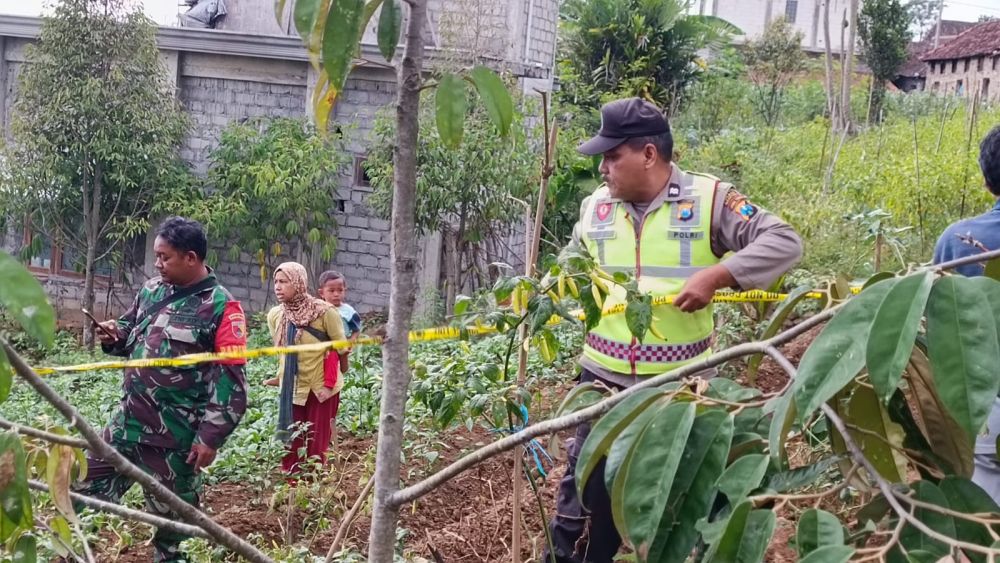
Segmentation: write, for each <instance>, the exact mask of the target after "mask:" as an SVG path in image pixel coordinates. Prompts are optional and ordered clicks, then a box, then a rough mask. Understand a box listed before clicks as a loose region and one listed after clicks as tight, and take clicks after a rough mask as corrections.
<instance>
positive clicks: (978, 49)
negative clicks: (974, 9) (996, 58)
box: [921, 21, 1000, 62]
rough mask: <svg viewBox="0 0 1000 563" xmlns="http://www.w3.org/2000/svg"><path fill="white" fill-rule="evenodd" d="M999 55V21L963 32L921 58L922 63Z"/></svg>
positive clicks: (979, 25) (982, 24)
mask: <svg viewBox="0 0 1000 563" xmlns="http://www.w3.org/2000/svg"><path fill="white" fill-rule="evenodd" d="M998 54H1000V21H990V22H985V23H981V24H977V25H976V26H974V27H972V28H970V29H968V30H966V31H963V32H962V33H960V34H959V35H958V37H956V38H954V39H952V40H951V41H948V42H947V43H944V44H943V45H941V46H940V47H938V48H937V49H933V50H931V51H929V52H927V53H924V55H923V56H922V57H921V60H924V61H928V62H929V61H940V60H950V59H965V58H969V57H976V56H980V55H998Z"/></svg>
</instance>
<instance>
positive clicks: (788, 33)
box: [745, 17, 806, 127]
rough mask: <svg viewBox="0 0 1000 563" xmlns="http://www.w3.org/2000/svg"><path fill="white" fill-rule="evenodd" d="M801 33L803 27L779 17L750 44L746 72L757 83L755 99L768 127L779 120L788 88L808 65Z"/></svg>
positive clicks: (747, 51) (755, 103)
mask: <svg viewBox="0 0 1000 563" xmlns="http://www.w3.org/2000/svg"><path fill="white" fill-rule="evenodd" d="M802 37H803V33H802V32H801V31H796V30H795V28H793V27H792V26H791V25H789V23H788V21H787V20H786V19H785V18H783V17H780V18H777V19H775V20H774V21H772V22H771V23H769V24H768V25H767V28H766V29H765V30H764V34H763V35H761V36H760V38H758V39H756V40H754V41H751V42H750V44H749V45H747V49H746V54H745V57H746V64H747V75H748V76H749V77H750V81H751V82H752V83H753V85H754V89H753V90H754V95H753V98H752V99H753V102H754V105H755V106H756V108H757V112H758V113H759V114H760V117H761V119H763V120H764V124H765V125H767V126H768V127H773V126H774V125H776V124H777V122H778V117H779V115H780V113H781V107H782V103H783V102H784V97H785V89H786V88H787V87H788V85H789V84H790V83H791V81H792V79H793V78H794V77H795V75H796V73H798V72H800V71H801V70H802V69H803V67H804V65H805V58H806V55H805V53H804V52H803V51H802Z"/></svg>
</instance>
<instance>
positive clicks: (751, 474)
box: [718, 454, 767, 506]
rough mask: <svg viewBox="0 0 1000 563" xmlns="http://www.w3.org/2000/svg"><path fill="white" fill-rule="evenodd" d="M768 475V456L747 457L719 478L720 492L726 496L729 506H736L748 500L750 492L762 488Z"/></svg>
mask: <svg viewBox="0 0 1000 563" xmlns="http://www.w3.org/2000/svg"><path fill="white" fill-rule="evenodd" d="M766 473H767V456H766V455H762V454H751V455H745V456H743V457H741V458H738V459H737V460H736V461H734V462H733V463H732V465H730V466H729V467H727V468H726V472H725V473H723V474H722V477H719V483H718V487H719V492H721V493H722V494H724V495H726V498H727V499H729V504H731V505H733V506H736V505H738V504H739V503H741V502H743V501H744V500H745V499H746V497H747V495H748V494H750V491H752V490H754V489H756V488H757V487H759V486H760V482H761V480H762V479H764V475H765V474H766Z"/></svg>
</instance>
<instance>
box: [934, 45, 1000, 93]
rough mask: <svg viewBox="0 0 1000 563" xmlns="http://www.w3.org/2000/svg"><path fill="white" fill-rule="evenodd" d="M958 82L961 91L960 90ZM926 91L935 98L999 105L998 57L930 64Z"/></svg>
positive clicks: (986, 56) (999, 72)
mask: <svg viewBox="0 0 1000 563" xmlns="http://www.w3.org/2000/svg"><path fill="white" fill-rule="evenodd" d="M959 81H961V88H959ZM927 89H928V90H929V91H930V92H933V93H936V94H951V95H960V96H963V97H965V98H969V99H972V98H974V97H975V96H976V94H977V93H978V94H979V97H980V99H981V100H983V101H987V102H996V101H1000V55H993V56H990V55H981V56H977V57H970V58H964V59H954V60H947V61H933V64H931V63H928V65H927Z"/></svg>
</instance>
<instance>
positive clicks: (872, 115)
mask: <svg viewBox="0 0 1000 563" xmlns="http://www.w3.org/2000/svg"><path fill="white" fill-rule="evenodd" d="M884 103H885V82H883V81H881V80H878V79H876V78H874V77H873V78H872V93H871V103H869V104H868V123H881V122H882V106H883V104H884Z"/></svg>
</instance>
